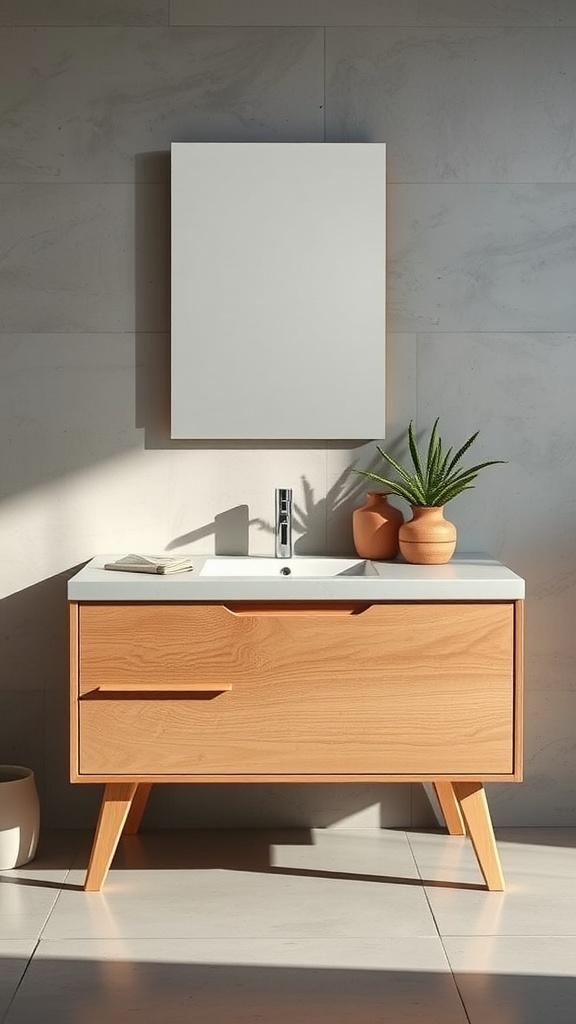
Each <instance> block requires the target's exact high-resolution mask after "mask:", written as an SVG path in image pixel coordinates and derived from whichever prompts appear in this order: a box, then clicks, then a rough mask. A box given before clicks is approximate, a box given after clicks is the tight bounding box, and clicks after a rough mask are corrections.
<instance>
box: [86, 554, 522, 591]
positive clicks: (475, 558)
mask: <svg viewBox="0 0 576 1024" xmlns="http://www.w3.org/2000/svg"><path fill="white" fill-rule="evenodd" d="M118 557H121V555H103V556H99V557H97V558H93V559H92V561H90V562H88V564H87V565H85V566H84V568H83V569H81V570H80V572H78V573H77V574H76V576H73V577H72V579H71V580H70V581H69V583H68V599H69V600H71V601H339V600H341V601H512V600H518V599H521V598H523V597H524V580H523V579H522V578H521V577H520V576H517V575H516V573H514V572H512V571H511V570H510V569H507V568H506V566H504V565H501V564H500V563H499V562H496V561H494V560H493V559H490V558H488V557H487V556H486V555H482V554H458V555H455V556H454V558H453V559H452V560H451V561H450V562H448V563H447V564H446V565H408V564H407V563H405V562H403V561H395V562H367V563H366V573H367V574H366V575H345V576H334V577H322V576H307V577H298V576H296V575H294V576H282V575H280V569H281V567H282V566H287V565H290V564H293V563H297V562H303V561H304V560H305V559H304V557H298V556H296V557H295V558H294V559H287V560H286V559H278V576H267V577H264V576H258V575H250V576H242V577H238V576H224V575H222V576H202V575H201V573H202V570H203V568H204V565H205V563H206V562H207V560H208V559H211V560H214V558H217V557H218V556H214V555H192V556H191V557H192V561H193V565H194V568H193V570H192V572H183V573H175V574H174V575H166V576H157V575H148V574H145V573H128V572H112V571H110V570H107V569H104V568H103V566H104V563H105V562H110V561H114V559H116V558H118ZM226 558H227V560H228V561H229V556H226ZM353 560H354V559H351V561H353ZM251 561H252V562H255V561H257V559H251ZM358 561H361V560H360V559H358Z"/></svg>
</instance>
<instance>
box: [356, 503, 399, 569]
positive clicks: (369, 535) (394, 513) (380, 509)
mask: <svg viewBox="0 0 576 1024" xmlns="http://www.w3.org/2000/svg"><path fill="white" fill-rule="evenodd" d="M403 522H404V516H403V515H402V513H401V511H400V509H398V508H394V505H389V504H388V495H387V494H383V493H382V492H381V491H368V492H367V494H366V504H365V505H363V506H362V508H356V509H354V512H353V513H352V534H353V537H354V547H355V548H356V553H357V554H358V555H359V556H360V558H371V559H374V560H375V561H378V562H382V561H387V560H388V561H389V560H390V559H392V558H396V555H397V554H398V531H399V529H400V527H401V525H402V523H403Z"/></svg>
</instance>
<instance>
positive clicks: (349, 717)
mask: <svg viewBox="0 0 576 1024" xmlns="http://www.w3.org/2000/svg"><path fill="white" fill-rule="evenodd" d="M330 610H331V611H333V610H334V608H333V606H332V607H331V609H330ZM513 621H514V608H513V604H512V603H502V604H500V603H498V604H490V603H479V604H463V603H462V604H453V603H449V604H444V603H438V604H436V603H435V604H432V603H423V604H381V605H372V606H370V607H369V608H367V609H366V610H363V611H361V612H360V613H357V614H344V613H343V614H327V615H320V614H317V613H310V612H308V613H306V612H303V613H302V614H297V613H296V614H294V613H293V614H283V613H281V612H279V613H278V614H271V613H270V609H269V608H268V609H267V613H266V614H258V613H253V614H251V613H249V614H240V615H238V614H234V613H232V612H230V611H228V610H227V609H226V608H224V607H222V606H219V605H212V604H211V605H200V604H182V605H174V604H158V605H155V604H147V605H144V604H134V605H130V604H121V605H120V604H119V605H113V604H111V605H97V604H95V605H82V606H81V607H80V658H79V660H80V673H79V674H80V690H81V692H82V693H83V694H84V696H83V697H82V698H81V700H80V704H79V727H80V733H79V747H80V750H79V762H80V763H79V770H80V774H83V775H90V774H93V775H108V774H110V775H126V776H130V775H147V774H151V775H152V774H153V775H166V776H170V775H183V774H185V775H223V776H225V775H239V774H246V775H258V774H265V775H275V774H278V775H283V774H288V775H292V774H312V775H314V774H318V775H323V774H330V775H332V774H334V775H339V774H342V775H352V774H367V775H370V774H403V773H405V774H407V775H410V774H424V773H427V774H438V775H442V774H450V773H453V774H460V773H468V774H471V775H474V774H478V775H480V776H481V775H488V774H507V773H512V770H513V768H512V756H513V739H514V737H513V716H514V680H513V662H514V659H513V644H514V640H513ZM187 683H197V684H198V683H200V684H206V685H208V684H209V685H214V687H215V688H217V686H218V685H219V684H222V683H226V684H231V686H232V689H230V690H229V691H226V692H222V693H220V694H218V695H216V696H215V695H213V694H209V695H207V694H201V695H199V696H200V699H198V697H195V696H194V695H193V694H192V695H187V694H183V693H180V694H178V693H174V692H172V691H171V690H170V687H173V688H174V687H177V686H182V685H184V684H187ZM110 685H114V686H115V687H117V691H116V692H115V693H111V692H109V691H105V690H104V691H100V692H99V691H98V690H97V687H98V686H110ZM139 686H141V687H142V688H143V689H142V691H141V692H139V691H138V687H139ZM123 687H125V688H126V689H125V690H124V692H123ZM146 688H148V689H146ZM155 690H157V692H154V691H155ZM207 698H210V699H207Z"/></svg>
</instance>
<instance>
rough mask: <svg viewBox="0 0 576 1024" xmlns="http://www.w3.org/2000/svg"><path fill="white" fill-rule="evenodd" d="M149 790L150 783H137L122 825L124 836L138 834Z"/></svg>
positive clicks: (150, 787)
mask: <svg viewBox="0 0 576 1024" xmlns="http://www.w3.org/2000/svg"><path fill="white" fill-rule="evenodd" d="M151 789H152V783H151V782H141V783H139V785H138V789H137V790H136V793H135V795H134V799H133V800H132V806H131V808H130V812H129V814H128V817H127V818H126V824H125V825H124V835H125V836H135V835H136V833H137V832H138V829H139V828H140V824H141V822H142V817H143V815H144V811H145V810H146V804H147V803H148V797H149V796H150V791H151Z"/></svg>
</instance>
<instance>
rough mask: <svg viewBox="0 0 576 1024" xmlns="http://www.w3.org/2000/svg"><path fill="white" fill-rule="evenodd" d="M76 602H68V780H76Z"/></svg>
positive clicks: (77, 667)
mask: <svg viewBox="0 0 576 1024" xmlns="http://www.w3.org/2000/svg"><path fill="white" fill-rule="evenodd" d="M78 621H79V613H78V602H77V601H70V602H69V603H68V644H69V648H68V649H69V672H70V709H69V723H70V762H69V763H70V780H71V781H72V782H76V781H78V761H79V755H80V749H79V729H78V692H79V682H78V679H79V649H78V635H79V631H78Z"/></svg>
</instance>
